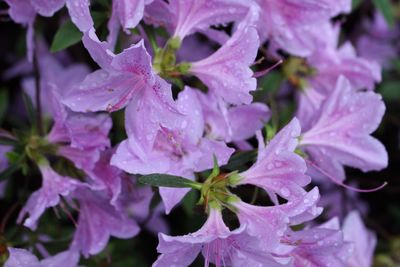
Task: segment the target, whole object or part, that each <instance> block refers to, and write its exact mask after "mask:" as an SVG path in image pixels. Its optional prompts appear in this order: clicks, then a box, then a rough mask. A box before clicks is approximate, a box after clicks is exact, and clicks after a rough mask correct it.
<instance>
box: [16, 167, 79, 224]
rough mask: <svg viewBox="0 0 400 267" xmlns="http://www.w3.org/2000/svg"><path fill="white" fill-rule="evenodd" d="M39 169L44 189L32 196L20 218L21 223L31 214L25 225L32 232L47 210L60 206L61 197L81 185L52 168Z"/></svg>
mask: <svg viewBox="0 0 400 267" xmlns="http://www.w3.org/2000/svg"><path fill="white" fill-rule="evenodd" d="M39 168H40V171H41V172H42V177H43V178H42V179H43V182H42V183H43V184H42V187H41V188H40V189H39V190H37V191H35V192H34V193H33V194H32V195H31V196H30V198H29V200H28V202H27V203H26V205H25V207H24V208H23V209H22V211H21V212H20V214H19V217H18V220H19V221H21V220H22V219H23V218H24V216H25V214H27V213H29V217H28V218H27V219H26V220H25V222H24V225H25V226H26V227H29V228H30V229H32V230H35V229H36V226H37V221H38V220H39V218H40V216H41V215H42V214H43V213H44V211H45V210H46V209H47V208H50V207H54V206H56V205H58V203H59V202H60V195H61V196H64V197H65V196H68V195H69V194H71V193H72V192H73V191H74V190H75V189H76V188H77V187H78V186H79V185H80V183H79V182H78V181H76V180H73V179H72V178H69V177H65V176H61V175H59V174H58V173H56V172H55V171H53V170H52V169H51V167H50V166H39Z"/></svg>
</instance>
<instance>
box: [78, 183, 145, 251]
mask: <svg viewBox="0 0 400 267" xmlns="http://www.w3.org/2000/svg"><path fill="white" fill-rule="evenodd" d="M75 197H76V198H78V200H79V203H80V213H79V219H78V227H77V229H76V232H75V235H74V239H73V241H72V244H71V247H72V248H73V249H77V250H80V251H81V252H82V254H83V255H85V256H86V257H88V256H89V255H94V254H97V253H99V252H100V251H102V250H103V249H104V248H105V246H106V245H107V243H108V240H109V238H110V236H115V237H118V238H131V237H133V236H135V235H136V234H137V233H138V232H139V227H138V225H137V224H136V223H135V221H133V220H131V219H128V218H127V217H126V216H124V214H123V213H121V212H118V211H117V210H116V209H115V208H114V207H113V206H111V205H110V203H109V201H108V200H107V199H106V198H104V197H103V196H102V195H101V194H96V193H93V192H91V191H89V190H80V191H79V192H77V194H75Z"/></svg>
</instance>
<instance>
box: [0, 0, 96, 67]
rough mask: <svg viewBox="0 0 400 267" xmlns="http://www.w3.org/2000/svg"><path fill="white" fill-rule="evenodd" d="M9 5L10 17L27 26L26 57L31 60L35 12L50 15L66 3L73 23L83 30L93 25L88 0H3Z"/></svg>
mask: <svg viewBox="0 0 400 267" xmlns="http://www.w3.org/2000/svg"><path fill="white" fill-rule="evenodd" d="M5 1H6V2H7V4H8V5H9V6H10V9H9V14H10V17H11V18H12V19H13V20H14V21H15V22H16V23H20V24H23V25H24V26H28V32H27V35H26V42H27V51H28V59H29V61H32V59H33V50H34V40H33V38H34V36H33V35H34V29H33V23H34V21H35V17H36V13H38V14H40V15H42V16H46V17H51V16H53V14H54V13H55V12H56V11H58V10H59V9H61V8H62V7H63V6H64V5H65V4H66V5H67V8H68V11H69V14H70V16H71V19H72V21H73V22H74V23H75V25H76V26H77V27H78V28H79V29H80V30H81V31H82V32H85V31H87V30H89V29H90V28H92V27H93V20H92V17H91V15H90V12H89V4H90V1H89V0H52V1H48V0H5Z"/></svg>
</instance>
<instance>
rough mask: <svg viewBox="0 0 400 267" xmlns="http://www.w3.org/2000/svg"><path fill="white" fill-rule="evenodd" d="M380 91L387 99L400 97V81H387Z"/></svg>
mask: <svg viewBox="0 0 400 267" xmlns="http://www.w3.org/2000/svg"><path fill="white" fill-rule="evenodd" d="M379 92H380V93H381V94H382V96H383V98H384V99H385V100H389V101H390V100H396V99H400V81H387V82H385V83H383V84H382V85H381V86H380V87H379Z"/></svg>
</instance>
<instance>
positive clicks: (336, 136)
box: [299, 77, 388, 179]
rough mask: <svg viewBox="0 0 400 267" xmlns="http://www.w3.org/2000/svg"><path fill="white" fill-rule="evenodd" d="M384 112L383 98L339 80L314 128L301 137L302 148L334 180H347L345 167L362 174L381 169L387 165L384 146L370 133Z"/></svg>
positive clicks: (342, 79) (341, 78) (320, 112)
mask: <svg viewBox="0 0 400 267" xmlns="http://www.w3.org/2000/svg"><path fill="white" fill-rule="evenodd" d="M384 112H385V105H384V103H383V102H382V99H381V97H380V95H378V94H376V93H373V92H357V91H355V90H354V89H353V88H351V85H350V84H349V81H348V80H347V79H346V78H344V77H340V78H339V79H338V81H337V84H336V88H335V90H334V91H333V92H332V93H331V94H330V95H329V96H328V97H327V99H326V101H324V103H323V104H322V105H321V108H320V109H319V111H318V117H317V118H316V120H315V123H314V124H313V126H312V127H311V128H310V129H309V130H307V131H306V132H305V133H303V134H302V137H301V140H300V143H299V145H300V147H301V148H302V149H304V150H305V151H306V153H308V154H309V155H310V157H311V160H312V161H313V162H314V163H315V164H317V165H318V166H319V167H321V168H322V169H323V170H324V171H326V172H327V173H329V174H331V175H332V176H333V177H337V178H341V179H344V170H343V165H347V166H352V167H356V168H359V169H361V170H362V171H364V172H366V171H371V170H381V169H383V168H385V167H386V166H387V164H388V156H387V152H386V150H385V148H384V146H383V145H382V144H381V143H380V142H379V141H378V140H377V139H375V138H373V137H372V136H370V134H371V133H372V132H373V131H375V130H376V128H377V127H378V125H379V123H380V121H381V120H382V116H383V114H384Z"/></svg>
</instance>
